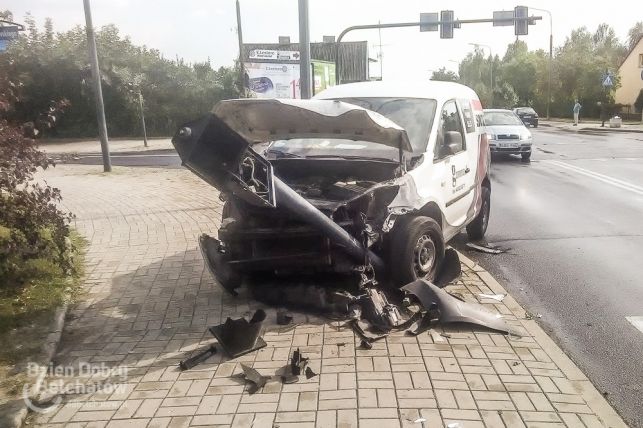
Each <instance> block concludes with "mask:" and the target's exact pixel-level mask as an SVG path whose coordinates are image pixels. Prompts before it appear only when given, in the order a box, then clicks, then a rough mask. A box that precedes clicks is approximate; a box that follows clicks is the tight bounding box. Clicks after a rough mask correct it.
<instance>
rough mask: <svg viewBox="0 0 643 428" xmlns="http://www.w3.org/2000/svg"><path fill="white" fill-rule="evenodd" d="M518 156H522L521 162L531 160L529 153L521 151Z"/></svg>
mask: <svg viewBox="0 0 643 428" xmlns="http://www.w3.org/2000/svg"><path fill="white" fill-rule="evenodd" d="M520 156H522V161H523V162H530V161H531V153H522V154H521V155H520Z"/></svg>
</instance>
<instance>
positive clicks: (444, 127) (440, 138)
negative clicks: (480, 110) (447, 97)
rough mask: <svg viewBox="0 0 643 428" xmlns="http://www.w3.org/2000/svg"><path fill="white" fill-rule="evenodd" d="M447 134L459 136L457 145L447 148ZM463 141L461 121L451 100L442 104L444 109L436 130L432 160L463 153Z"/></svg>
mask: <svg viewBox="0 0 643 428" xmlns="http://www.w3.org/2000/svg"><path fill="white" fill-rule="evenodd" d="M448 132H457V133H458V134H460V142H459V145H457V146H455V145H452V147H447V141H446V135H447V133H448ZM464 141H465V140H464V132H463V129H462V121H461V120H460V114H459V113H458V108H457V106H456V103H455V101H453V100H451V101H447V102H446V103H444V107H442V112H441V113H440V126H439V128H438V135H437V139H436V142H435V150H434V153H433V159H434V160H438V159H444V158H445V157H447V156H450V155H453V154H456V153H458V152H461V151H463V150H464V149H465V143H464Z"/></svg>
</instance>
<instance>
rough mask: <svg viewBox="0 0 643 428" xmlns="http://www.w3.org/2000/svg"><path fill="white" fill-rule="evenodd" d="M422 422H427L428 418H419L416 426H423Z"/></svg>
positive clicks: (415, 421)
mask: <svg viewBox="0 0 643 428" xmlns="http://www.w3.org/2000/svg"><path fill="white" fill-rule="evenodd" d="M422 422H426V418H417V419H416V420H414V421H413V423H415V424H421V423H422Z"/></svg>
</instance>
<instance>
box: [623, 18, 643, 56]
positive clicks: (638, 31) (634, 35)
mask: <svg viewBox="0 0 643 428" xmlns="http://www.w3.org/2000/svg"><path fill="white" fill-rule="evenodd" d="M641 37H643V21H638V22H637V23H636V24H634V26H633V27H632V28H630V31H628V32H627V47H628V50H632V49H634V46H636V44H637V43H638V42H639V40H641Z"/></svg>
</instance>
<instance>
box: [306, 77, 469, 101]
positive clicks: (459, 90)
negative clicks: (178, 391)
mask: <svg viewBox="0 0 643 428" xmlns="http://www.w3.org/2000/svg"><path fill="white" fill-rule="evenodd" d="M352 97H401V98H427V99H434V100H437V101H438V102H444V101H447V100H450V99H453V98H464V99H469V100H479V98H478V95H477V94H476V93H475V91H474V90H473V89H471V88H469V87H468V86H464V85H461V84H459V83H454V82H438V81H432V80H429V81H418V82H407V81H388V80H387V81H377V82H358V83H347V84H343V85H336V86H331V87H330V88H328V89H326V90H324V91H322V92H320V93H319V94H317V95H315V97H314V98H317V99H338V98H352Z"/></svg>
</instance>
